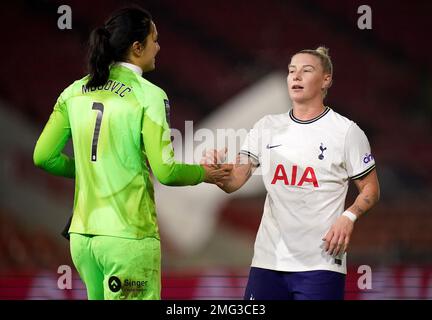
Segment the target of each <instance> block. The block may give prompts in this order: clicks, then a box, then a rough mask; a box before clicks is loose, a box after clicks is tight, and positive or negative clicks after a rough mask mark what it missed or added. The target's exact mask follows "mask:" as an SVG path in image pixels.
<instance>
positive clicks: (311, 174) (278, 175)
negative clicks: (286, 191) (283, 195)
mask: <svg viewBox="0 0 432 320" xmlns="http://www.w3.org/2000/svg"><path fill="white" fill-rule="evenodd" d="M297 171H298V168H297V166H292V168H291V183H290V182H289V181H288V176H287V174H286V171H285V167H284V166H283V164H278V165H277V167H276V170H275V173H274V176H273V180H272V182H271V183H272V184H276V182H278V181H279V180H280V181H283V183H284V184H285V185H292V186H293V185H297V186H302V185H303V183H306V182H309V183H313V186H314V187H315V188H318V180H317V178H316V175H315V171H314V169H313V168H312V167H306V169H305V171H304V172H303V175H302V176H301V178H300V180H299V182H298V184H296V182H297Z"/></svg>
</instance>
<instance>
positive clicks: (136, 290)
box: [70, 233, 161, 300]
mask: <svg viewBox="0 0 432 320" xmlns="http://www.w3.org/2000/svg"><path fill="white" fill-rule="evenodd" d="M70 250H71V256H72V261H73V263H74V265H75V267H76V269H77V270H78V273H79V275H80V277H81V279H82V280H83V282H84V284H85V286H86V289H87V297H88V299H90V300H96V299H99V300H102V299H110V300H111V299H112V300H119V299H134V300H151V299H152V300H155V299H157V300H159V299H160V292H161V272H160V270H161V250H160V241H159V240H158V239H155V238H144V239H126V238H118V237H110V236H91V235H82V234H78V233H71V234H70Z"/></svg>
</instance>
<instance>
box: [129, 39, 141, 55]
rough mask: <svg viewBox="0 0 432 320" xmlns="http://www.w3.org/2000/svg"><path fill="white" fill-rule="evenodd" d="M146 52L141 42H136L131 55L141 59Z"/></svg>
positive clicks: (133, 44)
mask: <svg viewBox="0 0 432 320" xmlns="http://www.w3.org/2000/svg"><path fill="white" fill-rule="evenodd" d="M143 52H144V46H143V44H142V43H141V42H139V41H135V42H134V43H132V46H131V53H132V54H133V55H134V56H136V57H141V55H142V54H143Z"/></svg>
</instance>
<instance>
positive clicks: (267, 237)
mask: <svg viewBox="0 0 432 320" xmlns="http://www.w3.org/2000/svg"><path fill="white" fill-rule="evenodd" d="M332 74H333V67H332V62H331V60H330V57H329V55H328V49H326V48H323V47H319V48H318V49H316V50H302V51H300V52H298V53H296V54H295V55H293V56H292V58H291V62H290V64H289V66H288V77H287V82H288V92H289V96H290V98H291V100H292V105H293V108H292V109H291V110H290V111H289V112H288V113H285V114H279V115H267V116H265V117H263V118H262V119H260V120H259V121H258V122H257V123H256V124H255V125H254V127H253V128H252V129H251V130H250V132H249V134H248V136H247V137H246V139H245V142H244V144H243V146H242V148H241V150H240V152H239V155H238V157H237V161H236V162H237V163H236V165H235V166H234V169H233V170H232V172H231V175H230V176H229V178H228V179H227V180H226V181H225V182H224V184H223V186H222V187H221V188H222V189H223V190H224V191H225V192H227V193H231V192H234V191H236V190H237V189H239V188H240V187H241V186H243V184H244V183H245V182H246V181H247V180H248V179H249V177H250V176H251V175H252V173H253V172H254V170H255V169H256V168H257V167H261V170H262V177H263V181H264V184H265V187H266V190H267V197H266V201H265V204H264V212H263V217H262V220H261V224H260V227H259V230H258V234H257V237H256V241H255V247H254V256H253V260H252V265H251V270H250V274H249V279H248V284H247V288H246V291H245V295H244V298H245V299H273V300H277V299H284V300H285V299H287V300H288V299H293V300H302V299H314V300H317V299H326V300H337V299H343V298H344V288H345V274H346V251H347V248H348V245H349V242H350V238H351V234H352V232H353V228H354V223H355V221H356V219H358V218H359V217H360V216H361V215H363V214H364V213H365V212H366V211H368V210H369V209H371V208H372V207H373V206H374V205H375V204H376V203H377V201H378V199H379V183H378V178H377V174H376V170H375V161H374V158H373V156H372V153H371V149H370V145H369V142H368V139H367V137H366V135H365V133H364V132H363V131H362V130H361V129H360V128H359V127H358V126H357V124H356V123H355V122H353V121H351V120H349V119H347V118H345V117H344V116H341V115H340V114H338V113H337V112H335V111H334V110H332V109H331V108H329V107H327V106H325V105H324V103H323V100H324V97H325V96H326V93H327V90H328V88H329V87H330V85H331V83H332ZM210 157H211V158H209V157H208V158H207V161H220V160H221V159H219V158H220V153H217V152H216V151H213V152H212V153H211V156H210ZM350 179H351V180H353V181H354V183H355V185H356V186H357V188H358V191H359V194H358V196H357V198H356V199H355V201H354V203H353V204H351V205H350V206H349V207H348V208H347V209H346V210H345V208H344V206H345V198H346V194H347V191H348V183H349V180H350Z"/></svg>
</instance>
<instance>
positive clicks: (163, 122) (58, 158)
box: [33, 64, 204, 239]
mask: <svg viewBox="0 0 432 320" xmlns="http://www.w3.org/2000/svg"><path fill="white" fill-rule="evenodd" d="M87 81H88V76H86V77H84V78H83V79H81V80H78V81H75V82H74V83H73V84H72V85H70V86H69V87H68V88H66V89H65V90H64V91H63V92H62V94H61V95H60V97H59V98H58V100H57V103H56V104H55V106H54V110H53V112H52V114H51V116H50V118H49V120H48V122H47V124H46V126H45V128H44V130H43V132H42V134H41V136H40V137H39V140H38V142H37V144H36V147H35V150H34V155H33V158H34V162H35V164H36V165H37V166H38V167H41V168H43V169H44V170H46V171H48V172H50V173H52V174H55V175H60V176H66V177H75V198H74V213H73V218H72V223H71V226H70V229H69V232H74V233H81V234H90V235H108V236H116V237H126V238H134V239H141V238H144V237H156V238H159V231H158V226H157V218H156V210H155V201H154V189H153V182H152V178H151V176H150V172H149V167H148V165H147V163H149V164H150V167H151V169H152V172H153V174H154V176H155V177H156V178H157V179H158V180H159V181H160V182H161V183H162V184H165V185H171V186H181V185H195V184H198V183H200V182H202V181H203V180H204V169H203V167H202V166H200V165H192V164H182V163H177V162H175V161H174V151H173V148H172V145H171V140H170V129H169V125H168V122H167V112H166V111H167V110H168V108H169V103H168V98H167V95H166V94H165V92H164V91H163V90H162V89H160V88H159V87H157V86H155V85H154V84H152V83H151V82H149V81H147V80H145V79H144V78H142V76H141V75H140V74H137V73H136V72H134V71H133V70H131V69H130V68H128V67H125V66H123V65H119V64H115V65H113V66H112V67H111V69H110V76H109V80H108V81H107V83H106V84H105V85H103V86H100V87H97V88H90V89H88V88H87V87H86V83H87ZM71 137H72V141H73V148H74V158H70V157H68V156H67V155H66V154H64V153H62V150H63V148H64V146H65V144H66V142H67V141H68V140H69V138H71ZM166 201H169V199H166Z"/></svg>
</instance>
